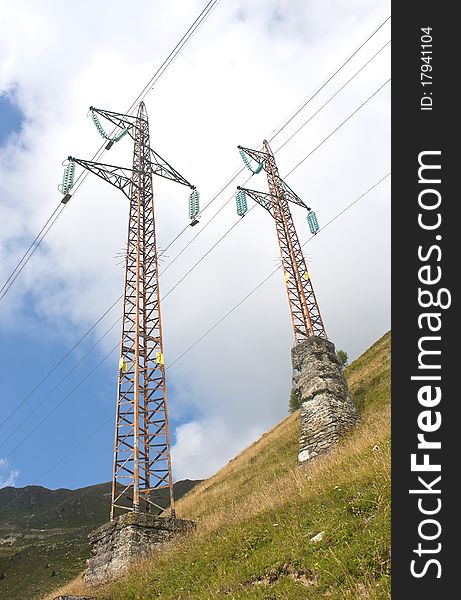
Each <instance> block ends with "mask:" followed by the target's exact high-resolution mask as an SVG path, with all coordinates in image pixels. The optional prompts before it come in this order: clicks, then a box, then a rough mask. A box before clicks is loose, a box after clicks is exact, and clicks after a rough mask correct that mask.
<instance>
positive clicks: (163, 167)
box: [150, 148, 195, 190]
mask: <svg viewBox="0 0 461 600" xmlns="http://www.w3.org/2000/svg"><path fill="white" fill-rule="evenodd" d="M150 155H151V161H150V164H151V166H152V172H153V174H154V175H159V177H164V178H165V179H170V180H171V181H176V183H180V184H181V185H185V186H187V187H189V188H190V189H191V190H193V189H195V185H192V184H191V183H189V182H188V181H187V179H186V178H185V177H183V176H182V175H181V174H180V173H178V171H176V169H174V168H173V167H172V166H171V165H170V164H169V163H167V161H166V160H165V159H164V158H162V157H161V156H160V154H157V152H155V150H152V148H150Z"/></svg>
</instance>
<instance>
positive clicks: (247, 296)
mask: <svg viewBox="0 0 461 600" xmlns="http://www.w3.org/2000/svg"><path fill="white" fill-rule="evenodd" d="M390 174H391V172H390V171H389V173H387V174H386V175H384V176H383V177H381V179H379V180H378V181H377V182H376V183H374V184H373V185H372V186H371V187H369V188H368V189H367V190H366V191H365V192H363V193H362V194H361V195H360V196H358V197H357V198H355V200H353V201H352V202H351V203H349V204H348V205H347V206H346V207H344V208H343V209H342V210H341V211H340V212H339V213H337V214H336V215H335V216H334V217H333V218H332V219H330V220H329V221H328V222H327V223H326V224H325V225H324V226H323V227H322V229H321V230H320V231H319V232H318V233H317V234H316V235H319V233H321V232H323V231H324V230H325V229H326V228H327V227H328V226H330V225H331V224H332V223H333V222H334V221H336V220H337V219H338V218H339V217H340V216H341V215H343V214H344V213H345V212H347V211H348V210H350V209H351V208H352V207H353V206H354V205H355V204H357V203H358V202H359V201H360V200H361V199H362V198H364V197H365V196H366V195H367V194H369V193H370V192H371V191H372V190H374V189H375V188H376V187H378V186H379V185H380V184H381V183H382V182H383V181H384V180H385V179H387V178H388V177H389V176H390ZM314 237H315V236H311V237H309V238H308V239H307V240H306V241H305V242H304V243H303V244H302V246H303V247H304V246H306V245H307V244H308V243H309V242H310V241H312V239H313V238H314ZM280 268H281V266H278V267H276V268H275V269H274V270H273V271H272V272H271V273H269V275H267V277H265V278H264V279H263V280H262V281H261V282H260V283H259V284H258V285H257V286H256V287H254V288H253V289H252V290H251V291H250V292H249V293H248V294H247V295H246V296H245V297H244V298H242V299H241V300H240V301H239V302H237V304H235V305H234V306H233V307H232V308H231V309H230V310H229V311H228V312H227V313H226V314H225V315H223V316H222V317H221V318H220V319H219V320H218V321H217V322H216V323H215V324H214V325H212V326H211V327H210V328H209V329H208V330H207V331H206V332H204V333H203V334H202V335H201V336H200V337H199V338H198V339H197V340H195V342H194V343H193V344H191V345H190V346H189V347H188V348H187V349H186V350H184V352H182V353H181V354H180V355H179V356H178V357H177V358H176V359H175V360H174V361H173V362H172V363H171V364H170V365H169V366H168V367H167V370H168V369H170V368H171V367H173V366H174V365H175V364H176V363H178V362H179V361H180V360H181V359H182V358H183V357H184V356H185V355H186V354H187V353H188V352H190V351H191V350H192V349H193V348H195V346H197V345H198V344H199V343H200V342H201V341H202V340H203V339H204V338H205V337H207V336H208V335H209V334H210V333H211V332H212V331H213V330H214V329H216V328H217V327H218V326H219V325H220V324H221V323H222V322H223V321H224V320H225V319H227V317H229V316H230V315H231V314H232V313H233V312H235V311H236V310H237V308H239V307H240V306H241V305H242V304H243V303H244V302H245V301H246V300H248V298H250V297H251V296H252V295H253V294H255V293H256V292H257V291H258V290H259V289H260V288H261V287H262V286H263V285H264V284H265V283H266V282H267V281H268V280H269V279H270V278H271V277H272V276H273V275H274V274H275V273H277V271H279V270H280ZM117 347H118V344H117V346H115V347H114V348H113V349H112V350H111V351H110V352H109V353H108V354H107V355H106V356H105V357H104V358H103V359H102V361H100V363H99V364H98V365H97V366H96V367H95V368H94V369H93V371H92V372H91V373H89V374H88V375H87V377H86V378H85V379H87V378H88V377H89V376H90V375H91V374H92V373H93V372H94V371H95V370H96V369H97V368H98V367H99V366H100V364H102V363H103V362H104V361H105V360H106V359H107V358H108V357H109V356H110V354H112V352H114V350H116V349H117ZM83 381H85V380H83ZM83 381H82V382H80V383H79V384H78V386H75V388H74V389H73V390H72V391H71V392H70V393H69V394H68V396H69V395H70V394H72V393H73V392H74V391H75V390H76V389H77V388H78V387H79V386H80V385H81V384H82V383H83ZM68 396H67V397H68ZM64 400H65V399H63V400H62V401H61V404H62V402H64ZM56 408H58V407H56ZM56 408H55V409H54V410H56ZM54 410H53V412H54ZM111 420H112V418H109V419H106V420H105V421H104V422H103V423H101V424H100V425H99V426H98V427H97V428H96V429H95V430H94V431H92V432H91V433H89V434H88V435H87V436H86V437H85V438H84V439H83V440H82V441H81V442H79V443H78V444H77V445H76V446H74V447H73V448H72V449H71V450H70V451H69V452H67V454H65V455H64V456H63V457H61V458H60V460H59V461H58V462H57V463H55V464H54V465H53V466H52V467H51V468H50V469H48V470H47V471H46V472H45V473H43V475H41V476H40V478H39V479H38V480H37V482H38V481H41V480H42V479H43V478H44V477H46V476H47V475H48V474H49V473H50V472H51V471H53V470H54V469H55V468H57V467H58V466H59V465H60V464H61V463H62V462H64V460H66V459H67V458H68V457H69V456H70V455H72V454H73V453H74V452H76V451H77V450H78V449H79V448H80V447H81V446H82V445H83V444H84V443H85V442H86V441H87V440H88V439H90V438H91V437H93V436H94V435H96V433H98V432H99V431H100V430H101V429H102V428H103V427H104V426H105V425H106V424H107V423H108V422H109V421H111ZM38 426H39V425H38ZM38 426H37V427H38ZM34 431H35V430H34ZM32 433H33V431H32V432H31V433H30V434H29V435H31V434H32ZM27 437H29V436H27ZM26 439H27V438H25V439H23V440H22V441H21V442H20V444H19V445H21V444H22V443H23V442H24V441H25V440H26ZM19 445H18V446H16V448H17V447H19ZM14 451H15V449H13V451H12V452H10V454H9V455H8V456H10V455H11V454H12V453H13V452H14ZM23 493H24V492H23ZM21 495H22V494H19V495H18V496H16V498H13V500H11V501H10V502H9V503H8V504H6V505H5V506H3V507H1V508H0V512H1V511H3V510H5V509H6V508H7V507H8V506H10V505H11V504H13V502H15V501H16V500H17V499H19V498H20V497H21Z"/></svg>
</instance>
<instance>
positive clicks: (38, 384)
mask: <svg viewBox="0 0 461 600" xmlns="http://www.w3.org/2000/svg"><path fill="white" fill-rule="evenodd" d="M122 298H123V296H120V297H119V298H118V299H117V300H116V301H115V302H113V303H112V304H111V305H110V306H109V308H108V309H107V310H106V311H105V312H104V313H103V314H102V315H101V316H100V317H99V319H98V320H97V321H95V322H94V323H93V325H92V326H91V327H90V328H89V329H88V330H87V331H86V332H85V333H84V334H83V335H82V336H81V337H80V338H79V340H78V341H77V342H75V344H74V345H73V346H72V348H71V349H70V350H68V351H67V352H66V354H64V356H63V357H62V358H61V359H60V360H59V361H58V362H57V363H56V364H55V365H54V367H53V368H52V369H51V370H50V371H48V373H47V374H46V375H45V377H43V378H42V379H41V380H40V382H39V383H37V385H36V386H35V387H34V388H33V389H32V390H31V391H30V392H29V393H28V394H27V396H25V397H24V398H23V399H22V400H21V402H20V403H19V404H18V405H17V406H16V407H15V408H14V410H12V411H11V412H10V413H9V414H8V415H7V416H6V417H5V418H4V419H3V421H2V422H1V423H0V427H2V426H3V425H4V424H5V423H6V422H7V421H8V420H9V419H10V418H11V417H12V416H13V415H14V414H15V413H16V412H17V411H18V410H19V409H20V408H21V406H22V405H23V404H24V403H25V402H26V401H27V400H28V399H29V398H30V397H31V396H32V394H33V393H34V392H35V391H36V390H37V389H38V388H39V387H40V386H41V385H42V384H43V383H44V382H45V381H46V380H47V379H48V377H49V376H50V375H52V374H53V373H54V372H55V371H56V369H57V368H58V367H59V366H60V365H61V364H62V363H63V362H64V361H65V360H66V358H67V357H68V356H69V355H70V354H72V352H73V351H74V350H75V348H77V346H79V345H80V344H81V343H82V342H83V340H84V339H85V338H87V337H88V335H89V334H90V333H91V332H92V331H93V329H94V328H95V327H96V326H97V325H98V324H99V323H100V322H101V321H102V320H103V319H104V317H105V316H106V315H107V314H108V313H109V312H110V311H111V310H112V309H113V308H114V306H116V305H117V304H118V302H120V300H121V299H122ZM107 333H108V332H107ZM101 339H102V338H101ZM95 345H96V344H95ZM94 347H95V346H93V348H94ZM79 362H80V361H79ZM77 364H78V363H77ZM0 446H1V445H0Z"/></svg>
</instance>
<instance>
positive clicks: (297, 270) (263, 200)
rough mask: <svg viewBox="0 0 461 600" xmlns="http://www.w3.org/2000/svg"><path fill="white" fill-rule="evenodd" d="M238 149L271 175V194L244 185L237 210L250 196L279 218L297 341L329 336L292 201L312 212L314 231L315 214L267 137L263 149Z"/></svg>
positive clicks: (313, 229)
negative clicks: (289, 180) (284, 170)
mask: <svg viewBox="0 0 461 600" xmlns="http://www.w3.org/2000/svg"><path fill="white" fill-rule="evenodd" d="M238 148H239V151H240V154H241V156H242V158H243V161H244V163H245V164H246V166H247V167H248V168H249V169H250V170H251V171H252V172H253V173H254V174H256V173H259V172H260V171H262V170H264V171H265V172H266V175H267V182H268V185H269V193H264V192H258V191H256V190H250V189H247V188H242V187H238V188H237V189H238V190H239V192H238V194H237V198H236V200H237V212H238V214H239V215H240V216H243V215H244V214H245V213H246V211H247V204H246V196H247V195H248V196H249V197H250V198H252V199H253V200H255V201H256V202H257V203H258V204H260V205H261V206H262V207H263V208H265V209H266V210H267V211H268V212H269V214H270V215H271V217H272V218H273V219H274V221H275V227H276V230H277V238H278V242H279V247H280V255H281V257H282V266H283V271H284V279H285V285H286V290H287V295H288V302H289V305H290V312H291V320H292V323H293V332H294V336H295V344H297V343H299V342H302V341H303V340H305V339H307V338H308V337H310V336H312V335H316V336H320V337H323V338H326V337H327V334H326V332H325V327H324V325H323V320H322V316H321V314H320V310H319V306H318V304H317V299H316V297H315V293H314V288H313V285H312V280H311V277H310V275H309V272H308V270H307V266H306V261H305V259H304V256H303V253H302V248H301V244H300V243H299V239H298V235H297V233H296V229H295V225H294V222H293V217H292V215H291V211H290V205H289V202H293V203H294V204H298V205H299V206H302V207H303V208H305V209H306V210H307V211H308V221H309V226H310V228H311V232H312V233H316V232H317V231H318V224H317V219H316V217H315V214H314V213H313V212H312V211H311V209H310V208H309V207H308V206H306V204H305V203H304V202H303V201H302V200H301V198H300V197H299V196H298V195H297V194H295V192H294V191H293V190H292V189H291V188H290V187H289V186H288V185H287V184H286V183H285V182H284V181H283V179H282V178H281V177H280V175H279V172H278V168H277V164H276V162H275V158H274V155H273V153H272V150H271V149H270V147H269V144H268V142H267V141H266V140H264V142H263V150H252V149H251V148H244V147H242V146H239V147H238ZM248 157H250V158H251V159H253V160H254V161H255V162H256V167H253V166H252V163H251V162H250V160H249V158H248Z"/></svg>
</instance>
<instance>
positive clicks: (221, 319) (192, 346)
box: [167, 171, 391, 370]
mask: <svg viewBox="0 0 461 600" xmlns="http://www.w3.org/2000/svg"><path fill="white" fill-rule="evenodd" d="M390 174H391V173H390V171H389V173H386V175H384V177H381V179H379V180H378V181H377V182H376V183H374V184H373V185H372V186H371V187H369V188H368V189H367V190H366V191H365V192H363V194H361V195H360V196H359V197H358V198H356V199H355V200H354V201H353V202H351V203H350V204H348V205H347V206H346V207H345V208H343V209H342V210H341V211H340V212H339V213H337V214H336V215H335V216H334V217H333V218H332V219H330V220H329V221H327V222H326V223H325V225H323V226H322V228H321V229H320V230H319V232H318V233H316V234H315V235H312V236H310V237H309V238H308V239H307V240H306V241H305V242H304V243H303V244H301V246H302V247H304V246H305V245H306V244H308V243H309V242H310V241H312V240H313V239H314V237H316V236H318V235H319V233H321V232H322V231H324V230H325V229H326V228H327V227H328V226H329V225H331V224H332V223H333V222H334V221H336V219H338V218H339V217H340V216H341V215H343V214H344V213H345V212H347V211H348V210H349V209H350V208H352V207H353V206H354V205H355V204H357V202H359V201H360V200H361V199H362V198H363V197H364V196H366V195H367V194H369V193H370V192H371V191H372V190H374V189H375V188H376V187H378V185H380V184H381V183H382V182H383V181H384V180H385V179H386V178H387V177H389V175H390ZM281 268H282V265H281V264H280V265H279V266H277V267H276V268H275V269H274V270H273V271H272V272H271V273H269V275H267V277H265V278H264V279H263V280H262V281H261V282H260V283H258V285H257V286H256V287H254V288H253V289H252V290H251V291H250V292H248V294H247V295H246V296H245V297H244V298H242V299H241V300H239V302H237V304H235V305H234V306H233V307H232V308H231V309H230V310H229V311H228V312H227V313H226V314H225V315H223V316H222V317H221V318H220V319H219V320H218V321H216V323H215V324H214V325H212V326H211V327H210V328H209V329H207V331H205V333H203V334H202V335H201V336H200V337H199V338H198V339H197V340H195V342H194V343H193V344H191V345H190V346H189V347H188V348H186V350H184V352H182V353H181V354H180V355H179V356H178V357H176V359H175V360H174V361H173V362H172V363H171V364H169V365H168V367H167V370H168V369H171V367H172V366H173V365H175V364H176V363H177V362H179V361H180V360H181V358H183V356H185V355H186V354H187V353H188V352H189V351H190V350H192V349H193V348H195V346H197V344H199V343H200V342H201V341H202V340H203V339H204V338H205V337H207V336H208V335H209V334H210V333H211V332H212V331H213V330H214V329H216V327H218V325H220V324H221V323H222V322H223V321H224V320H225V319H227V317H228V316H230V315H231V314H232V313H233V312H234V311H236V310H237V308H239V307H240V306H241V305H242V304H243V303H244V302H245V301H246V300H248V298H250V297H251V296H252V295H253V294H255V293H256V292H257V291H258V290H259V289H260V288H261V287H262V286H263V285H264V284H265V283H266V282H267V281H269V279H270V278H271V277H272V276H273V275H275V273H277V271H279V270H280V269H281Z"/></svg>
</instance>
